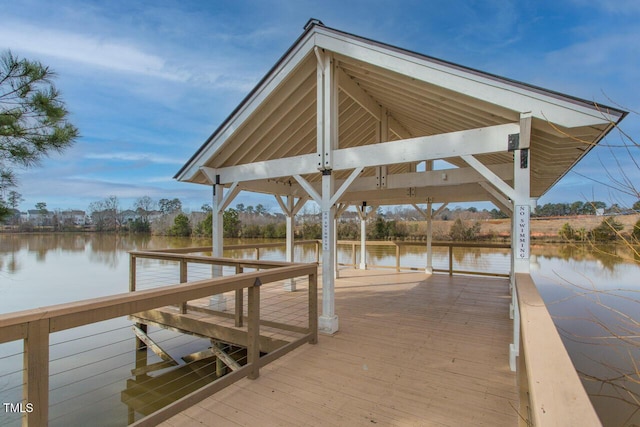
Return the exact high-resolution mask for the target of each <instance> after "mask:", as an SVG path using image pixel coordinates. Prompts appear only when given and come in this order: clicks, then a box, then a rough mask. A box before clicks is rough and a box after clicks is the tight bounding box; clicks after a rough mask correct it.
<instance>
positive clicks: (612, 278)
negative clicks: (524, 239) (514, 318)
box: [532, 245, 640, 426]
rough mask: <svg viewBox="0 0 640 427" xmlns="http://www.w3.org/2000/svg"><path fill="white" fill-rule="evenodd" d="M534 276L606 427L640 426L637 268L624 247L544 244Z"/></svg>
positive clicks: (639, 289)
mask: <svg viewBox="0 0 640 427" xmlns="http://www.w3.org/2000/svg"><path fill="white" fill-rule="evenodd" d="M590 249H591V250H590ZM534 251H535V253H536V254H537V262H538V264H539V268H538V269H536V270H534V271H532V276H533V278H534V280H535V283H536V285H537V286H538V289H539V290H540V293H541V295H542V297H543V299H544V300H545V303H546V304H547V307H548V309H549V312H550V313H551V315H552V317H553V319H554V322H555V324H556V326H557V328H558V331H559V332H560V335H561V337H562V340H563V342H564V345H565V347H566V348H567V351H568V353H569V355H570V356H571V359H572V361H573V364H574V366H575V367H576V370H577V371H578V372H579V373H580V376H581V378H582V380H583V384H584V386H585V388H586V390H587V392H588V394H589V396H590V397H591V400H592V402H593V404H594V406H595V408H596V411H597V412H598V415H599V416H600V419H601V421H602V422H603V424H604V425H605V426H627V425H629V426H631V425H640V411H638V408H639V405H638V402H640V372H639V369H638V365H637V361H638V360H640V335H639V334H640V318H639V316H638V313H640V283H638V277H640V267H639V265H638V264H635V263H629V262H625V260H629V259H632V257H631V256H630V253H631V251H629V249H628V248H624V247H615V246H608V247H597V248H590V246H570V245H547V246H540V247H536V248H535V249H534Z"/></svg>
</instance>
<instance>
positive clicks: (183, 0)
mask: <svg viewBox="0 0 640 427" xmlns="http://www.w3.org/2000/svg"><path fill="white" fill-rule="evenodd" d="M0 5H1V10H2V15H1V16H0V51H5V50H6V49H11V51H12V52H13V53H14V54H16V55H18V56H20V57H25V58H28V59H33V60H39V61H41V62H42V63H43V64H45V65H48V66H49V67H50V68H51V69H53V70H54V71H55V72H56V75H57V77H56V80H55V83H56V86H57V87H58V89H59V90H60V91H61V93H62V98H63V99H64V101H65V103H66V106H67V108H68V110H69V111H70V120H71V121H72V122H73V124H74V125H76V126H77V127H78V128H79V130H80V133H81V137H80V138H79V139H78V140H77V142H76V143H75V145H74V146H73V147H72V148H70V149H68V150H66V151H65V152H64V153H62V154H53V155H51V156H50V157H48V158H46V159H44V160H43V161H42V162H41V164H40V165H38V166H37V167H33V168H30V169H27V170H24V169H20V170H17V172H18V178H19V187H18V188H17V191H18V192H20V193H21V194H22V196H23V198H24V201H23V202H22V204H21V205H20V208H21V209H22V210H26V209H34V206H35V204H36V203H38V202H46V203H47V207H48V208H49V209H50V210H53V209H84V210H86V209H88V206H89V204H90V203H91V202H94V201H99V200H103V199H105V198H106V197H108V196H111V195H115V196H117V197H118V199H119V200H120V206H121V207H122V208H130V207H131V206H133V203H134V201H135V200H136V199H137V198H139V197H142V196H149V197H151V198H152V199H154V200H156V201H157V200H159V199H161V198H168V199H172V198H175V197H177V198H179V199H180V200H181V201H182V202H183V206H184V207H185V208H186V209H188V210H192V211H193V210H199V209H200V207H201V206H202V205H203V204H205V203H211V189H210V187H207V186H201V185H196V184H188V183H180V182H176V181H175V180H174V179H173V176H174V175H175V174H176V172H177V171H178V170H179V169H180V168H181V166H182V165H183V164H184V163H185V162H186V161H187V160H188V159H189V158H190V157H191V155H192V154H193V153H194V152H195V151H196V150H197V149H198V148H199V147H200V146H201V145H202V144H203V143H204V141H205V140H206V139H207V138H208V137H209V135H211V133H212V132H213V131H214V130H215V129H216V128H217V127H218V126H219V125H220V124H221V123H222V121H224V119H225V118H226V117H227V116H228V115H229V114H230V113H231V112H232V111H233V109H234V108H235V107H236V106H237V105H238V104H239V103H240V101H241V100H242V99H243V98H244V97H245V96H246V94H247V93H248V92H249V91H250V90H251V89H252V88H253V87H254V86H255V85H256V84H257V82H258V81H259V80H260V79H261V78H262V77H263V76H264V75H265V74H266V72H267V71H268V70H269V69H270V68H271V67H272V66H273V65H274V64H275V63H276V62H277V60H278V59H279V58H280V56H281V55H282V54H283V53H284V52H285V51H286V50H287V49H288V48H289V47H290V46H291V45H292V44H293V42H294V41H295V40H296V39H297V37H298V36H299V35H300V34H301V33H302V32H303V26H304V25H305V23H306V22H307V21H308V19H309V18H312V17H313V18H317V19H320V20H321V21H322V22H323V23H324V24H325V25H327V26H329V27H332V28H336V29H339V30H342V31H345V32H349V33H353V34H357V35H360V36H363V37H368V38H371V39H374V40H378V41H381V42H384V43H388V44H391V45H395V46H398V47H401V48H405V49H408V50H412V51H416V52H419V53H423V54H426V55H430V56H434V57H437V58H441V59H443V60H447V61H451V62H455V63H458V64H461V65H464V66H468V67H472V68H476V69H479V70H482V71H486V72H489V73H492V74H497V75H501V76H504V77H508V78H511V79H515V80H519V81H522V82H526V83H530V84H533V85H537V86H541V87H544V88H547V89H551V90H555V91H559V92H562V93H566V94H569V95H572V96H576V97H580V98H583V99H586V100H589V101H596V102H599V103H603V104H608V105H612V106H617V107H620V108H622V109H625V110H628V111H631V113H630V114H629V116H628V117H627V118H626V119H625V120H624V121H623V122H622V125H621V127H622V129H623V130H624V131H625V132H626V133H627V134H628V135H629V136H630V137H631V138H635V139H636V140H637V141H640V116H638V114H637V113H635V112H636V111H640V105H639V104H640V84H639V83H638V77H640V75H639V74H640V73H639V72H638V70H640V25H638V22H639V21H640V1H637V0H617V1H615V2H614V1H609V0H555V1H547V0H514V1H512V0H466V1H465V0H431V1H429V0H425V1H417V0H416V1H402V0H394V1H376V0H362V1H349V0H340V1H334V0H325V1H322V2H319V1H317V0H316V1H307V0H291V1H288V0H280V1H257V0H255V1H242V0H231V1H223V0H216V1H204V0H202V1H193V0H179V1H172V0H168V1H163V0H155V1H130V0H125V1H120V0H111V1H87V0H56V1H55V2H51V1H48V0H22V1H7V0H0ZM607 145H611V146H619V145H620V135H619V133H617V132H614V133H612V134H611V136H610V137H609V138H608V139H607V140H606V141H604V144H602V146H601V147H597V148H595V149H594V150H592V151H591V152H590V153H589V154H588V155H587V156H586V157H585V158H584V159H583V161H582V162H581V163H579V164H578V165H577V166H576V167H575V168H574V170H575V172H570V173H569V174H567V175H566V176H565V177H564V178H563V179H562V180H561V181H560V182H559V183H558V184H557V185H556V186H555V187H554V188H553V189H552V190H550V191H549V192H548V193H547V194H545V195H544V196H543V197H542V198H541V199H540V200H539V203H540V204H544V203H557V202H571V201H575V200H583V201H584V200H588V199H591V198H592V197H595V199H596V200H603V201H605V202H606V203H607V204H608V205H610V204H611V203H621V204H627V205H629V204H631V203H633V202H634V201H635V198H629V197H624V196H622V195H621V194H620V193H619V192H616V191H612V190H611V189H610V188H609V187H607V186H606V185H602V184H600V183H598V182H596V181H601V182H603V183H610V182H611V177H609V176H607V173H606V171H607V170H608V171H609V172H610V173H611V174H612V175H613V177H614V178H615V177H616V176H618V174H619V169H618V164H621V165H622V168H623V169H624V170H625V171H626V173H628V174H629V177H630V179H631V180H632V181H633V182H640V172H639V170H638V167H637V166H636V165H635V164H634V163H633V162H631V161H630V159H629V157H630V156H629V153H626V152H624V150H623V149H621V148H609V147H607ZM631 154H633V153H631ZM576 172H577V173H576ZM585 176H587V177H591V178H593V179H594V180H596V181H594V180H590V179H587V178H585ZM236 203H244V204H245V205H256V204H258V203H262V204H263V205H264V206H266V207H267V208H269V209H271V211H273V212H277V211H279V208H277V204H276V202H275V200H274V199H273V198H268V197H265V196H259V195H255V194H251V193H241V194H240V196H238V198H236V200H235V201H234V202H233V203H232V205H235V204H236Z"/></svg>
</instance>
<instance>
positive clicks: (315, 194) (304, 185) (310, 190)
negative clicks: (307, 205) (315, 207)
mask: <svg viewBox="0 0 640 427" xmlns="http://www.w3.org/2000/svg"><path fill="white" fill-rule="evenodd" d="M293 177H294V178H295V180H296V181H298V183H299V184H300V186H301V187H302V188H304V190H305V191H306V192H307V194H308V195H309V196H310V197H311V198H312V199H313V200H314V201H315V202H316V203H317V204H321V203H322V196H320V193H318V192H317V191H316V189H315V188H313V186H312V185H311V184H310V183H309V181H307V180H306V179H304V178H303V177H301V176H300V175H293Z"/></svg>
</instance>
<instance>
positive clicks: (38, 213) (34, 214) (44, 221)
mask: <svg viewBox="0 0 640 427" xmlns="http://www.w3.org/2000/svg"><path fill="white" fill-rule="evenodd" d="M27 216H28V218H29V219H28V221H29V222H30V223H31V224H33V225H36V226H44V225H52V224H53V217H54V213H53V212H51V211H48V210H46V209H44V210H39V209H29V210H28V211H27Z"/></svg>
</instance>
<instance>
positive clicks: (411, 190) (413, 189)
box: [407, 187, 416, 197]
mask: <svg viewBox="0 0 640 427" xmlns="http://www.w3.org/2000/svg"><path fill="white" fill-rule="evenodd" d="M407 197H416V187H409V188H407Z"/></svg>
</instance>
